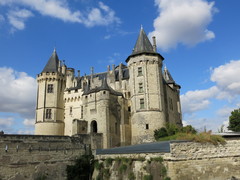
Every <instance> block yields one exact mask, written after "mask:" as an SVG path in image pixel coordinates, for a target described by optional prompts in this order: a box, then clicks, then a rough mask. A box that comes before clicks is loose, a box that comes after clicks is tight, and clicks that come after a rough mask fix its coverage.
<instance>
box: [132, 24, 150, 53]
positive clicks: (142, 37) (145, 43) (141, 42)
mask: <svg viewBox="0 0 240 180" xmlns="http://www.w3.org/2000/svg"><path fill="white" fill-rule="evenodd" d="M145 52H146V53H155V52H154V49H153V46H152V44H151V42H150V41H149V39H148V37H147V35H146V33H145V31H144V30H143V27H142V26H141V29H140V33H139V35H138V39H137V42H136V44H135V47H134V49H133V52H132V55H133V54H138V53H145Z"/></svg>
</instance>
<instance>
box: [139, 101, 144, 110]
mask: <svg viewBox="0 0 240 180" xmlns="http://www.w3.org/2000/svg"><path fill="white" fill-rule="evenodd" d="M140 109H144V99H140Z"/></svg>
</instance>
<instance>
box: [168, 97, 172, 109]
mask: <svg viewBox="0 0 240 180" xmlns="http://www.w3.org/2000/svg"><path fill="white" fill-rule="evenodd" d="M168 101H169V108H170V109H171V110H173V101H172V98H168Z"/></svg>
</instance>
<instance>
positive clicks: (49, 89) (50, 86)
mask: <svg viewBox="0 0 240 180" xmlns="http://www.w3.org/2000/svg"><path fill="white" fill-rule="evenodd" d="M47 92H48V93H53V84H48V88H47Z"/></svg>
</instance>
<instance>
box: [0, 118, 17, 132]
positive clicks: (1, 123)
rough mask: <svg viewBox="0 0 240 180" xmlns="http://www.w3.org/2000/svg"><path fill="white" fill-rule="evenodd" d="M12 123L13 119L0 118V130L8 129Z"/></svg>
mask: <svg viewBox="0 0 240 180" xmlns="http://www.w3.org/2000/svg"><path fill="white" fill-rule="evenodd" d="M13 121H14V119H13V118H12V117H6V118H0V128H5V127H10V126H11V125H12V124H13ZM0 130H1V129H0Z"/></svg>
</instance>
